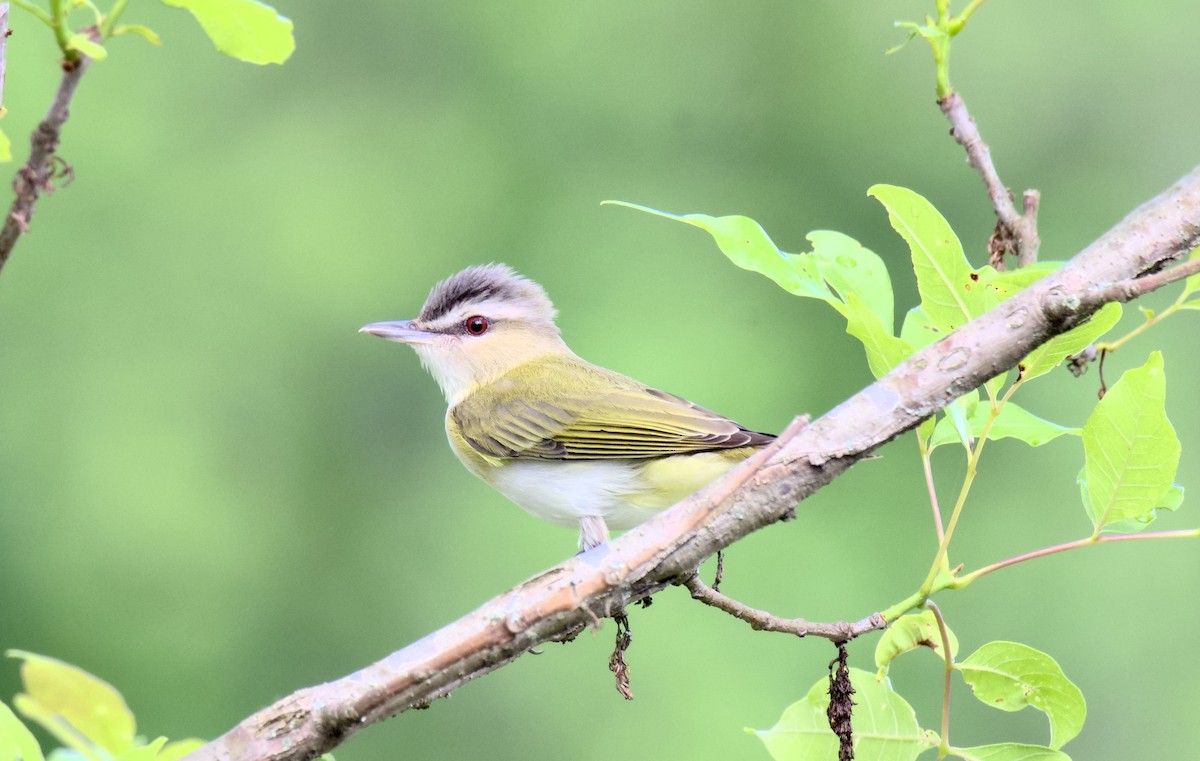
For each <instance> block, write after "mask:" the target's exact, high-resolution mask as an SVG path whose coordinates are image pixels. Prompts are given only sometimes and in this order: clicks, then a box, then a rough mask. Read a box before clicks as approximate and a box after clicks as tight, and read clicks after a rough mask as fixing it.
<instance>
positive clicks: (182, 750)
mask: <svg viewBox="0 0 1200 761" xmlns="http://www.w3.org/2000/svg"><path fill="white" fill-rule="evenodd" d="M205 745H208V742H207V741H206V740H201V739H199V738H195V737H189V738H187V739H185V740H172V741H171V742H169V743H167V744H166V745H165V746H163V749H162V750H160V751H159V752H158V756H157V758H156V759H155V761H178V759H181V758H183V757H184V756H186V755H187V754H189V753H191V752H192V751H196V750H199V749H201V748H203V747H204V746H205ZM326 755H328V754H326ZM322 758H324V756H322ZM331 758H332V757H331Z"/></svg>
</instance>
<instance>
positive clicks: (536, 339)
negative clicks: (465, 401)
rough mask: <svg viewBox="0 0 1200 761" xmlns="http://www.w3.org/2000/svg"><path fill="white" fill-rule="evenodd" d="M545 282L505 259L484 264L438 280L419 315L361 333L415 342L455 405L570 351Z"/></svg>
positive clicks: (368, 327)
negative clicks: (519, 370)
mask: <svg viewBox="0 0 1200 761" xmlns="http://www.w3.org/2000/svg"><path fill="white" fill-rule="evenodd" d="M555 314H556V313H555V310H554V305H553V304H551V303H550V299H549V297H547V296H546V292H545V291H544V290H543V289H542V287H541V286H540V285H538V284H537V283H535V282H533V281H532V280H529V279H527V278H524V277H521V276H520V275H518V274H517V273H516V272H514V271H513V270H512V268H511V267H509V266H508V265H505V264H482V265H477V266H474V267H468V268H467V269H465V270H463V271H462V272H459V273H458V274H456V275H452V276H451V277H449V278H446V279H445V280H443V281H442V282H440V283H438V284H437V285H435V286H434V287H433V290H432V291H430V292H429V297H428V298H427V299H425V305H424V306H423V307H421V313H420V315H418V316H417V318H416V319H415V320H400V321H396V322H373V323H371V324H370V325H364V326H363V327H362V328H360V330H359V332H362V333H370V334H371V335H375V336H379V337H380V338H384V339H387V340H388V341H396V342H397V343H404V344H408V345H409V346H411V347H413V349H414V350H415V351H416V352H417V355H418V356H420V358H421V364H422V365H423V366H424V367H425V368H426V369H427V370H429V373H430V374H431V375H432V376H433V377H434V379H435V380H436V381H437V382H438V385H439V386H441V389H442V393H443V394H445V396H446V400H447V401H448V402H450V404H451V405H453V404H454V403H456V402H457V401H460V400H461V399H462V398H463V397H464V396H466V395H467V394H469V393H471V391H473V390H474V389H475V388H477V387H479V386H480V385H482V384H484V383H488V382H489V381H492V380H494V379H496V378H497V377H499V376H501V375H503V374H504V373H506V372H508V371H509V370H511V369H513V368H514V367H517V366H518V365H521V364H524V363H525V362H528V361H530V360H533V359H536V358H537V357H541V356H545V355H547V354H563V353H566V354H569V353H570V349H568V348H567V346H566V344H564V343H563V341H562V338H561V336H560V335H559V332H558V326H557V325H555V324H554V317H555Z"/></svg>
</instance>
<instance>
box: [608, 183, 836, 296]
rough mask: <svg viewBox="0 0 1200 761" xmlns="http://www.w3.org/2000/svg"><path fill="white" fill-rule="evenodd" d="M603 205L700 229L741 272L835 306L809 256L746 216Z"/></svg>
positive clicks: (830, 292)
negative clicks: (782, 244)
mask: <svg viewBox="0 0 1200 761" xmlns="http://www.w3.org/2000/svg"><path fill="white" fill-rule="evenodd" d="M603 203H604V204H605V205H612V206H624V207H626V208H629V209H636V210H637V211H644V212H646V213H647V214H653V215H655V216H658V217H665V218H667V219H673V220H675V221H677V222H683V223H684V224H688V225H692V226H694V227H699V228H700V229H701V230H704V231H705V232H707V233H708V234H709V235H711V236H712V237H713V240H715V241H716V243H717V247H718V248H720V249H721V253H723V254H725V256H727V257H728V258H729V261H731V262H733V263H734V264H736V265H737V266H739V267H741V268H742V269H744V270H750V271H751V272H757V273H759V274H760V275H765V276H766V277H768V278H770V279H771V280H773V281H775V283H776V285H778V286H779V287H780V288H783V289H784V290H785V291H787V292H788V293H793V294H796V295H797V296H807V297H809V298H816V299H821V300H822V301H827V302H830V303H838V302H837V298H836V297H835V296H834V295H833V292H832V291H830V290H829V286H827V285H825V280H824V279H823V278H822V277H821V274H820V272H819V271H818V265H817V262H816V260H815V259H813V258H812V257H811V256H809V255H800V256H797V255H794V254H785V253H783V252H782V251H780V250H779V248H778V247H776V245H775V244H774V242H772V241H771V238H770V236H768V235H767V232H766V230H763V229H762V227H761V226H760V225H759V224H758V223H757V222H755V221H754V220H753V219H750V218H749V217H743V216H738V215H732V216H726V217H710V216H709V215H707V214H672V213H671V212H669V211H659V210H658V209H652V208H650V207H649V206H642V205H640V204H636V203H629V202H628V201H604V202H603Z"/></svg>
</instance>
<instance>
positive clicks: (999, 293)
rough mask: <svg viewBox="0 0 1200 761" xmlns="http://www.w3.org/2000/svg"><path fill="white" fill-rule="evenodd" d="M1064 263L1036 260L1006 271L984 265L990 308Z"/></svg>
mask: <svg viewBox="0 0 1200 761" xmlns="http://www.w3.org/2000/svg"><path fill="white" fill-rule="evenodd" d="M1062 265H1063V263H1062V262H1036V263H1034V264H1031V265H1029V266H1027V267H1021V268H1020V269H1015V270H1005V271H1004V272H996V271H995V270H994V269H992V268H991V267H983V268H982V269H981V270H980V271H981V272H984V273H986V274H985V275H984V277H983V280H984V282H985V285H984V287H985V288H986V290H987V293H988V295H989V296H988V301H989V303H988V308H989V309H990V308H991V307H992V306H994V305H995V304H999V303H1000V302H1001V301H1005V300H1007V299H1010V298H1012V297H1013V296H1016V295H1017V294H1018V293H1020V292H1021V291H1023V290H1024V289H1026V288H1028V287H1029V286H1030V285H1033V284H1034V283H1036V282H1037V281H1039V280H1041V279H1042V278H1044V277H1046V276H1047V275H1049V274H1050V273H1051V272H1054V271H1055V270H1057V269H1058V268H1060V267H1062Z"/></svg>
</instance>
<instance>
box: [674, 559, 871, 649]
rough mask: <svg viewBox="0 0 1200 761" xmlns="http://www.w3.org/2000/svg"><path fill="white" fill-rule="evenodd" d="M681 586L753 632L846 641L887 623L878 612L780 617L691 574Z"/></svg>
mask: <svg viewBox="0 0 1200 761" xmlns="http://www.w3.org/2000/svg"><path fill="white" fill-rule="evenodd" d="M680 583H682V584H683V586H685V587H687V588H688V591H689V592H691V593H692V599H693V600H699V601H700V602H702V603H704V604H705V605H709V606H711V607H713V608H716V609H717V610H723V611H725V612H726V613H728V614H729V615H731V616H733V617H734V618H736V619H739V620H741V621H745V622H746V623H748V624H750V628H751V629H754V630H755V631H765V632H779V633H780V634H791V635H792V636H794V637H808V636H810V635H811V636H813V637H823V638H824V639H827V640H831V641H833V642H846V641H848V640H852V639H854V638H855V637H858V636H860V635H862V634H866V633H867V632H871V631H875V630H876V629H883V628H886V627H887V624H888V622H887V621H886V620H885V619H884V617H883V616H882V615H880V614H878V613H873V614H871V615H869V616H867V617H866V618H864V619H862V620H860V621H854V622H850V621H836V622H833V623H820V622H817V621H809V620H807V619H803V618H780V617H779V616H776V615H774V614H772V613H768V612H767V611H765V610H758V609H757V608H751V607H750V606H749V605H746V604H744V603H740V602H738V601H737V600H735V599H733V598H732V597H730V596H729V595H726V594H722V593H721V592H718V591H717V590H715V589H713V588H712V587H710V586H709V585H707V584H705V583H704V582H703V581H701V580H700V577H699V576H697V575H696V574H692V575H691V576H689V577H688V578H686V579H684V580H683V581H682V582H680Z"/></svg>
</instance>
